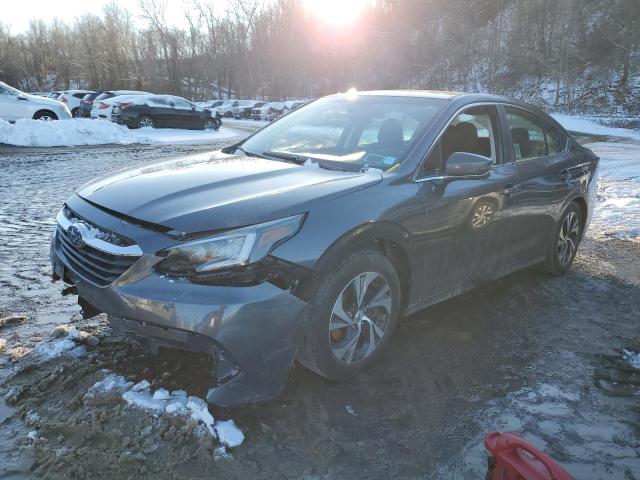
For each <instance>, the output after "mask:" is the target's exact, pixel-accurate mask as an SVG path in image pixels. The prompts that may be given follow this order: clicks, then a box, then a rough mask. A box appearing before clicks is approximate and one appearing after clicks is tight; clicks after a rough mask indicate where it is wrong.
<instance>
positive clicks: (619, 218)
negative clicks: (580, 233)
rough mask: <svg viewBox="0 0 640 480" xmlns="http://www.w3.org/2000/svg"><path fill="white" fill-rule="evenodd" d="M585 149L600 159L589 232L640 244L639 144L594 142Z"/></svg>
mask: <svg viewBox="0 0 640 480" xmlns="http://www.w3.org/2000/svg"><path fill="white" fill-rule="evenodd" d="M585 146H586V147H588V148H590V149H591V150H593V152H594V153H595V154H596V155H598V156H599V157H600V164H599V167H598V170H599V178H598V203H597V205H596V208H595V210H594V212H593V218H592V220H591V226H590V227H589V230H588V232H589V233H590V234H591V235H595V236H598V235H604V236H607V237H615V238H621V239H624V240H633V241H640V144H639V143H637V142H616V143H613V142H593V143H587V144H585Z"/></svg>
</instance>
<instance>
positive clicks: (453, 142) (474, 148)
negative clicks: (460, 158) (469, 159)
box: [419, 106, 498, 177]
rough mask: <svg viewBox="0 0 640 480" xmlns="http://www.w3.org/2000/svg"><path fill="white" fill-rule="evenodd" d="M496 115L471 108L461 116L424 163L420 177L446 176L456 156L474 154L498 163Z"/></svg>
mask: <svg viewBox="0 0 640 480" xmlns="http://www.w3.org/2000/svg"><path fill="white" fill-rule="evenodd" d="M496 132H497V114H496V109H495V107H484V106H483V107H471V108H469V109H467V110H465V111H464V112H462V113H460V114H458V115H457V116H456V117H455V118H454V119H453V120H452V121H451V123H450V124H449V126H448V127H447V128H446V130H445V131H444V134H443V135H442V136H441V137H440V140H438V141H437V142H436V144H435V145H434V146H433V148H432V149H431V151H430V152H429V155H428V157H427V158H426V159H425V160H424V162H423V163H422V166H421V168H420V175H419V177H424V176H427V175H437V174H443V173H444V171H445V164H446V161H447V159H448V158H449V157H450V156H451V154H453V153H456V152H466V153H475V154H476V155H482V156H483V157H487V158H490V159H491V160H493V163H494V164H495V163H497V162H496V159H497V151H498V149H497V143H496Z"/></svg>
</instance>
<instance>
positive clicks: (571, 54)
mask: <svg viewBox="0 0 640 480" xmlns="http://www.w3.org/2000/svg"><path fill="white" fill-rule="evenodd" d="M228 4H229V8H228V10H227V13H226V14H220V13H219V12H218V10H217V9H215V8H213V6H212V4H211V3H210V2H208V1H204V0H201V1H195V2H194V6H193V8H191V9H190V10H189V11H185V12H184V15H185V16H186V18H187V21H188V22H187V24H188V25H189V27H188V28H186V29H179V28H176V27H174V26H172V25H173V24H174V22H170V19H167V18H165V14H164V9H163V4H162V2H161V1H159V0H142V1H141V3H140V5H141V7H142V10H143V12H144V19H145V20H144V23H143V25H142V26H141V25H140V22H134V19H133V17H132V15H131V14H130V13H129V12H127V11H126V10H123V9H121V8H118V7H116V6H115V5H111V6H109V7H107V8H105V9H104V11H98V12H96V13H95V15H85V16H82V17H79V18H77V19H75V20H74V21H72V22H70V23H63V22H61V21H58V20H55V21H52V22H49V23H45V22H43V21H35V22H33V23H32V24H31V25H30V28H29V29H28V31H27V32H25V33H22V34H13V33H12V32H11V31H10V30H9V28H8V27H6V26H3V25H2V24H1V23H0V79H2V80H4V81H6V82H7V83H10V84H12V85H15V86H17V87H18V88H21V89H23V90H26V91H34V90H42V89H53V88H70V87H74V86H81V87H87V88H92V89H98V88H103V89H104V88H111V89H114V88H136V89H143V90H147V91H152V92H158V93H173V94H179V95H183V96H186V97H190V98H192V99H194V100H200V99H205V98H212V97H220V96H225V95H227V93H228V92H229V91H231V92H232V93H233V95H235V96H236V97H238V98H241V97H255V96H261V97H262V96H264V97H267V98H271V99H281V98H291V97H315V96H320V95H323V94H327V93H333V92H336V91H342V90H345V89H347V88H349V87H352V86H355V87H357V88H360V89H374V88H399V87H410V88H433V89H453V90H465V91H483V92H493V93H503V94H508V95H512V96H516V97H520V98H524V99H527V100H530V101H534V102H537V103H542V104H546V105H548V106H554V107H555V108H556V109H557V110H574V111H576V110H579V111H598V112H609V113H611V112H614V111H615V112H618V113H627V114H629V113H631V114H633V113H640V101H639V99H640V71H639V63H640V1H638V0H378V1H377V2H375V3H373V4H372V5H371V7H370V8H368V9H367V10H366V11H365V12H364V13H363V14H362V16H361V17H360V18H359V20H358V21H357V22H356V23H355V24H353V25H349V26H346V27H344V28H339V27H335V26H333V27H331V26H328V25H326V24H323V23H321V22H319V21H318V19H317V18H314V17H312V16H311V15H310V14H309V12H308V11H307V10H305V9H304V8H303V6H302V5H301V4H300V2H299V1H297V0H279V1H275V2H270V3H269V2H268V3H267V4H266V5H264V4H263V3H262V2H261V1H259V0H230V1H229V2H228Z"/></svg>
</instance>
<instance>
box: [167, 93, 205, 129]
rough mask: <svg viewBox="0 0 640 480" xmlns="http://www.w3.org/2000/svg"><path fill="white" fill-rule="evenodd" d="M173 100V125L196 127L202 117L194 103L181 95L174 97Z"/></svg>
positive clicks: (175, 126)
mask: <svg viewBox="0 0 640 480" xmlns="http://www.w3.org/2000/svg"><path fill="white" fill-rule="evenodd" d="M172 100H173V103H174V107H173V112H172V115H171V126H172V127H174V128H195V125H196V123H199V120H200V119H199V117H198V116H197V112H195V111H194V109H193V107H192V105H191V104H190V103H189V102H187V101H186V100H185V99H183V98H180V97H173V98H172ZM196 120H197V121H198V122H196Z"/></svg>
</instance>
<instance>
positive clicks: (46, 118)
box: [33, 110, 58, 122]
mask: <svg viewBox="0 0 640 480" xmlns="http://www.w3.org/2000/svg"><path fill="white" fill-rule="evenodd" d="M33 119H34V120H42V121H43V122H50V121H52V120H58V116H57V115H56V114H55V113H53V112H50V111H49V110H42V111H40V112H37V113H36V114H35V115H34V116H33Z"/></svg>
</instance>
